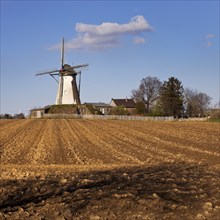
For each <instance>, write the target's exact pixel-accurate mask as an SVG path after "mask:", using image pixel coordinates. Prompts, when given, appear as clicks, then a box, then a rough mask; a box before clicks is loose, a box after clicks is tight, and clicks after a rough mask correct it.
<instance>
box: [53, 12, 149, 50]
mask: <svg viewBox="0 0 220 220" xmlns="http://www.w3.org/2000/svg"><path fill="white" fill-rule="evenodd" d="M75 29H76V32H77V33H78V36H77V37H76V38H74V39H72V40H70V41H68V42H67V43H66V44H65V48H67V49H74V50H103V49H108V48H112V47H118V46H120V45H121V44H122V43H121V42H122V39H123V36H127V35H137V34H140V33H143V32H147V31H153V28H152V27H151V26H150V24H149V23H148V21H147V20H146V19H145V18H144V17H143V16H142V15H138V16H135V17H133V18H132V19H131V20H130V21H129V22H128V23H125V24H118V23H110V22H104V23H102V24H100V25H93V24H84V23H77V24H76V26H75ZM144 42H145V40H144V39H143V38H140V37H136V38H134V43H135V44H138V43H144ZM58 48H60V44H57V45H54V46H52V47H51V48H50V49H58Z"/></svg>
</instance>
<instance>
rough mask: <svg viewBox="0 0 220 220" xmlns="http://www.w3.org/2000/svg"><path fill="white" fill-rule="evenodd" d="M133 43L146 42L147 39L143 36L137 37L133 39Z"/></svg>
mask: <svg viewBox="0 0 220 220" xmlns="http://www.w3.org/2000/svg"><path fill="white" fill-rule="evenodd" d="M133 43H134V44H145V39H144V38H142V37H135V38H134V39H133Z"/></svg>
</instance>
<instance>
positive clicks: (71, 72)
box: [36, 38, 88, 105]
mask: <svg viewBox="0 0 220 220" xmlns="http://www.w3.org/2000/svg"><path fill="white" fill-rule="evenodd" d="M87 66H88V64H81V65H77V66H70V65H69V64H64V38H62V42H61V69H60V70H53V71H48V72H44V73H38V74H36V76H39V75H45V74H49V75H50V76H52V77H53V78H54V79H55V80H56V81H57V82H58V83H59V85H58V90H57V97H56V102H55V105H62V104H77V105H80V104H81V102H80V84H81V71H76V69H79V68H82V67H87ZM77 74H78V75H79V86H78V87H77V83H76V76H77ZM54 76H59V81H58V80H57V79H56V78H55V77H54Z"/></svg>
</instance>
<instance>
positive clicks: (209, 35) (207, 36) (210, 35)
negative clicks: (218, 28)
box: [205, 34, 215, 39]
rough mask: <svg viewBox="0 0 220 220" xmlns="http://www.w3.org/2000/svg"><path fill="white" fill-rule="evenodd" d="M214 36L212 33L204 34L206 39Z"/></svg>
mask: <svg viewBox="0 0 220 220" xmlns="http://www.w3.org/2000/svg"><path fill="white" fill-rule="evenodd" d="M214 37H215V35H214V34H207V35H206V36H205V38H206V39H210V38H214Z"/></svg>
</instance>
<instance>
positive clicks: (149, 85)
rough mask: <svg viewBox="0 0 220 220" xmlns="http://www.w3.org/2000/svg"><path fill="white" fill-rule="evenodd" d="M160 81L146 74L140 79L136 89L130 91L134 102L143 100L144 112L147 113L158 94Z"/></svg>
mask: <svg viewBox="0 0 220 220" xmlns="http://www.w3.org/2000/svg"><path fill="white" fill-rule="evenodd" d="M161 85H162V83H161V81H160V80H159V79H158V78H157V77H151V76H148V77H146V78H143V79H142V80H141V84H140V86H139V88H138V89H137V90H133V91H132V98H133V99H134V100H135V101H136V102H143V103H144V104H145V106H146V112H147V113H149V112H150V110H151V108H152V106H153V105H154V104H155V102H156V100H157V99H158V96H159V91H160V87H161Z"/></svg>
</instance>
